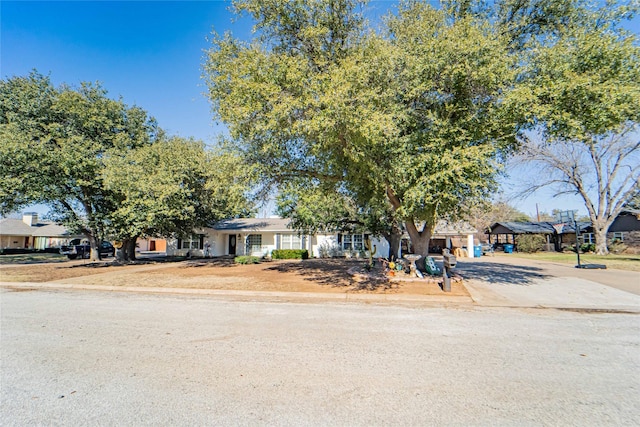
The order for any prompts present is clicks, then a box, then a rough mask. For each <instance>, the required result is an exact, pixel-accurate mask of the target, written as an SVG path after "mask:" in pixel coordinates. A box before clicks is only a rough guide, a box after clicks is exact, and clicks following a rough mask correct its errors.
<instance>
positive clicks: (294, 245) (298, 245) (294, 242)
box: [279, 234, 303, 249]
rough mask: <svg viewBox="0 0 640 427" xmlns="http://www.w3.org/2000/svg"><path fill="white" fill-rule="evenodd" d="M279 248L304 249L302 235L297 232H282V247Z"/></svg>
mask: <svg viewBox="0 0 640 427" xmlns="http://www.w3.org/2000/svg"><path fill="white" fill-rule="evenodd" d="M279 249H303V248H302V237H301V236H299V235H297V234H282V235H280V247H279Z"/></svg>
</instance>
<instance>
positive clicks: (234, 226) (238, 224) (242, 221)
mask: <svg viewBox="0 0 640 427" xmlns="http://www.w3.org/2000/svg"><path fill="white" fill-rule="evenodd" d="M289 222H290V220H289V219H288V218H236V219H226V220H222V221H218V222H216V223H215V224H214V225H213V227H211V228H213V229H214V230H218V231H233V232H236V231H262V232H279V231H291V229H290V228H289V227H288V225H289Z"/></svg>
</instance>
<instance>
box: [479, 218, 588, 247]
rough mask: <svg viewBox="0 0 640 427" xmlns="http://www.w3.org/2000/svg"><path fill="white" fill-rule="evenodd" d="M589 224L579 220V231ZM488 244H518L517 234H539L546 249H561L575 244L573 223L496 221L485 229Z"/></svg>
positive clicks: (585, 229) (584, 230)
mask: <svg viewBox="0 0 640 427" xmlns="http://www.w3.org/2000/svg"><path fill="white" fill-rule="evenodd" d="M590 226H591V224H590V223H588V222H579V223H578V228H579V229H580V233H581V234H582V233H585V232H587V231H588V230H589V229H590V228H589V227H590ZM486 234H487V238H488V241H489V243H490V244H493V245H495V246H501V245H504V244H505V243H510V244H513V245H515V246H516V249H517V246H518V236H521V235H527V234H540V235H543V236H545V237H546V239H547V248H546V250H549V251H551V250H557V251H561V250H562V248H564V247H567V246H571V245H575V243H576V230H575V226H574V224H555V223H553V222H496V223H494V224H492V225H491V226H490V227H489V228H488V229H487V230H486Z"/></svg>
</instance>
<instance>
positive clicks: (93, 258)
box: [87, 235, 102, 261]
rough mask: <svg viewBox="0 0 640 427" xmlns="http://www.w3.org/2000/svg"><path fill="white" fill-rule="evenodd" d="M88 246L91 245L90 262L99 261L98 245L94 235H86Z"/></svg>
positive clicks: (100, 258)
mask: <svg viewBox="0 0 640 427" xmlns="http://www.w3.org/2000/svg"><path fill="white" fill-rule="evenodd" d="M87 238H88V239H89V245H91V257H90V258H91V261H101V260H102V257H101V256H100V243H102V242H98V239H97V238H96V237H95V236H94V235H88V236H87Z"/></svg>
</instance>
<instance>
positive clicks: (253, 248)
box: [247, 234, 262, 254]
mask: <svg viewBox="0 0 640 427" xmlns="http://www.w3.org/2000/svg"><path fill="white" fill-rule="evenodd" d="M260 251H262V234H249V235H248V236H247V254H251V253H253V252H260Z"/></svg>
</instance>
